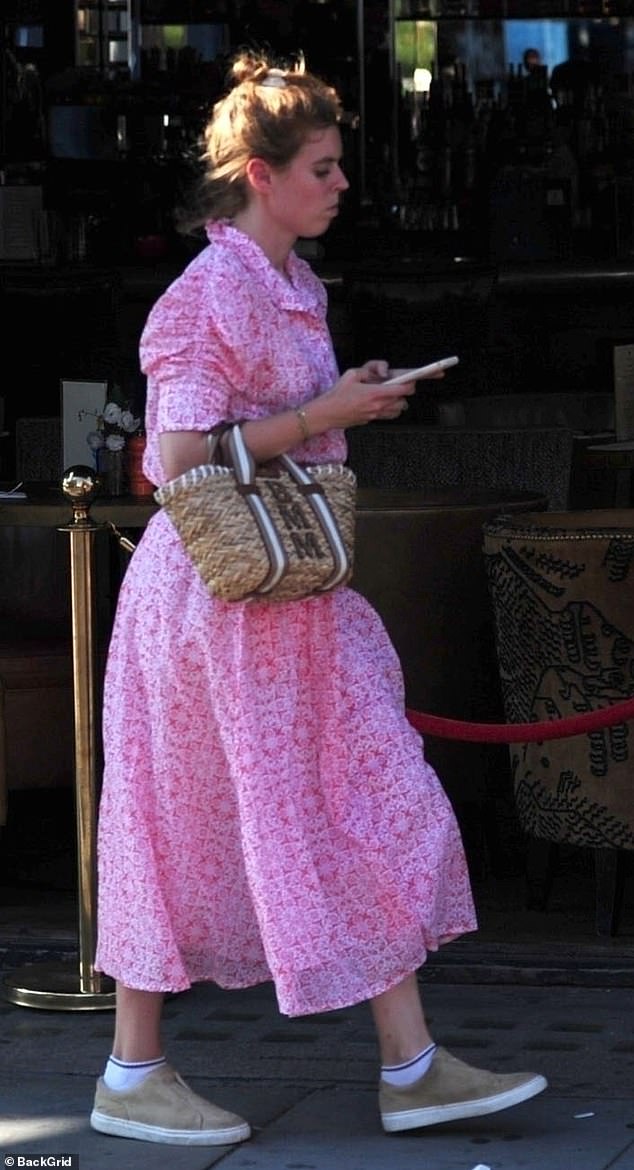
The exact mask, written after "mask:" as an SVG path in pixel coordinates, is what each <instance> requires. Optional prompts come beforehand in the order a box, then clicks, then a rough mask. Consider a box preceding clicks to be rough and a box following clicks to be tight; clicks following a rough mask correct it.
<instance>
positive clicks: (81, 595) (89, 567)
mask: <svg viewBox="0 0 634 1170" xmlns="http://www.w3.org/2000/svg"><path fill="white" fill-rule="evenodd" d="M97 488H98V481H97V479H96V477H95V474H94V472H93V471H92V469H91V468H89V467H71V468H70V469H69V470H68V471H67V472H65V474H64V478H63V481H62V490H63V492H64V495H65V496H66V497H67V499H69V500H70V502H71V505H72V509H73V519H72V521H71V522H70V523H69V524H66V525H64V526H63V527H61V528H60V529H59V531H60V532H68V534H69V543H70V570H71V615H72V637H73V698H74V709H75V811H76V828H77V876H78V904H79V922H78V930H79V963H78V966H77V967H75V966H74V964H72V963H70V962H61V963H41V964H30V965H29V966H27V967H23V968H22V969H21V970H19V971H14V972H13V973H12V974H10V975H8V976H7V977H6V978H5V980H4V993H5V996H6V998H7V999H8V1000H9V1001H10V1002H11V1003H16V1004H20V1005H21V1006H22V1007H39V1008H47V1009H55V1008H57V1009H59V1010H62V1011H81V1010H83V1011H86V1010H92V1011H95V1010H103V1009H106V1008H113V1007H114V1005H115V994H114V983H113V981H112V980H111V979H109V978H108V977H106V976H104V975H101V974H99V973H98V972H96V971H95V967H94V957H95V943H96V935H97V927H96V890H97V865H96V838H97V831H96V825H97V764H96V761H97V753H96V726H97V721H96V686H95V582H94V543H95V533H96V532H97V531H99V530H100V529H101V528H102V525H101V524H97V523H95V522H94V521H93V520H91V519H90V516H89V509H90V505H91V503H92V501H93V499H94V497H95V495H96V493H97Z"/></svg>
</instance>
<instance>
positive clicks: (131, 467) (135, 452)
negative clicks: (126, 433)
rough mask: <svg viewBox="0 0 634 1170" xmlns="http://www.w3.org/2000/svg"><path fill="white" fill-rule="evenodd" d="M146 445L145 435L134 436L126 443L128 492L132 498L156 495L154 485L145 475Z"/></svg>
mask: <svg viewBox="0 0 634 1170" xmlns="http://www.w3.org/2000/svg"><path fill="white" fill-rule="evenodd" d="M145 443H146V438H145V435H133V436H132V438H131V439H128V441H127V443H126V448H125V467H126V475H127V478H128V491H129V492H130V495H132V496H151V495H153V493H154V484H153V483H151V481H150V480H149V479H148V478H147V476H146V475H144V473H143V454H144V452H145Z"/></svg>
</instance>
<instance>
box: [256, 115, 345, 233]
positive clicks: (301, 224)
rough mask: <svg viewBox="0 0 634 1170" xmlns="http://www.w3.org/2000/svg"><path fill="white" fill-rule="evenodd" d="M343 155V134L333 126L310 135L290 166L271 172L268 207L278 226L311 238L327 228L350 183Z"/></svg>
mask: <svg viewBox="0 0 634 1170" xmlns="http://www.w3.org/2000/svg"><path fill="white" fill-rule="evenodd" d="M341 156H342V148H341V135H340V133H339V130H338V129H337V127H336V126H329V127H328V129H326V130H316V131H314V133H312V134H310V135H309V136H308V138H307V139H306V141H305V143H304V145H303V146H302V147H301V148H300V150H299V151H298V152H297V154H296V155H295V157H294V158H293V159H292V161H291V162H290V163H289V164H288V166H287V167H284V169H283V170H276V171H272V172H271V189H270V198H269V200H268V210H269V214H270V215H271V216H272V218H273V220H274V222H275V224H276V226H277V227H279V228H281V229H282V230H286V231H288V232H289V233H290V234H291V235H292V236H295V237H297V236H304V237H307V238H310V237H312V236H320V235H322V233H323V232H325V231H326V228H327V227H329V225H330V223H331V222H332V220H333V219H334V218H335V216H336V215H337V213H338V211H339V201H340V197H341V195H342V194H343V192H344V191H347V189H348V187H349V186H350V184H349V183H348V180H347V179H346V176H345V175H344V173H343V171H342V169H341Z"/></svg>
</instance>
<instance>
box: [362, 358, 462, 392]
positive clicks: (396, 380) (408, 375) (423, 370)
mask: <svg viewBox="0 0 634 1170" xmlns="http://www.w3.org/2000/svg"><path fill="white" fill-rule="evenodd" d="M458 361H459V358H457V357H455V355H454V356H453V357H446V358H440V360H439V361H437V362H430V363H429V365H427V366H418V368H417V369H415V370H397V372H396V373H395V374H393V375H392V377H391V378H387V379H386V381H385V382H381V385H382V386H400V385H401V384H402V383H403V382H415V381H416V380H417V379H418V378H426V377H427V376H428V375H429V374H437V373H439V371H440V370H449V369H450V368H451V366H457V364H458Z"/></svg>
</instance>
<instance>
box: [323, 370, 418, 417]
mask: <svg viewBox="0 0 634 1170" xmlns="http://www.w3.org/2000/svg"><path fill="white" fill-rule="evenodd" d="M388 373H389V367H388V364H387V362H384V361H376V360H373V361H369V362H366V363H365V364H364V365H363V366H360V367H359V368H358V369H350V370H346V371H345V373H344V374H342V375H341V377H340V378H339V380H338V381H337V382H335V384H334V386H332V387H331V388H330V390H326V392H325V393H324V394H320V396H319V398H314V399H313V400H312V402H310V403H309V404H308V406H309V412H310V413H309V418H310V420H311V422H312V423H313V424H314V425H315V429H316V430H317V429H319V430H320V431H322V430H324V431H326V430H330V428H332V427H336V428H341V429H342V430H346V429H347V428H348V427H359V426H364V425H365V424H366V423H370V422H375V421H377V420H378V419H394V418H399V416H400V415H401V414H402V413H403V411H404V410H407V399H408V397H409V396H410V395H412V394H414V392H415V390H416V383H415V382H402V383H401V385H399V386H385V387H383V385H382V382H383V380H384V379H385V378H387V376H388Z"/></svg>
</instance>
